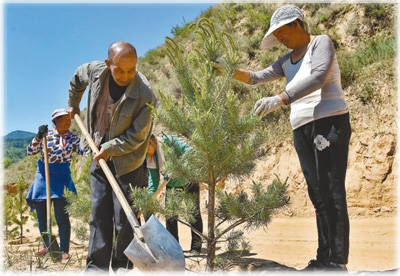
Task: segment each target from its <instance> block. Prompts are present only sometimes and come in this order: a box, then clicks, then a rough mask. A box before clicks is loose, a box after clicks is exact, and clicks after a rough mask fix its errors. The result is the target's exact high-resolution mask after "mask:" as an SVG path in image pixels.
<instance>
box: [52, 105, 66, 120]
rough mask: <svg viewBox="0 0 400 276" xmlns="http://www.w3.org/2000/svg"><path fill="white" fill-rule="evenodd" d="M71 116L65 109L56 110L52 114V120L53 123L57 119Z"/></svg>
mask: <svg viewBox="0 0 400 276" xmlns="http://www.w3.org/2000/svg"><path fill="white" fill-rule="evenodd" d="M67 114H69V113H68V111H67V110H65V109H64V108H59V109H56V110H54V112H53V114H51V120H52V121H53V120H54V119H55V118H57V117H60V116H63V115H67Z"/></svg>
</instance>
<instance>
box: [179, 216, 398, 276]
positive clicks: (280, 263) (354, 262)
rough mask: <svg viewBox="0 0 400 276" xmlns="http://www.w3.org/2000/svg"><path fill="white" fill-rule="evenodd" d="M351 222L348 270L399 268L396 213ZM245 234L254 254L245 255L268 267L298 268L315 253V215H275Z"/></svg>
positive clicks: (184, 238)
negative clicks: (312, 216) (280, 216)
mask: <svg viewBox="0 0 400 276" xmlns="http://www.w3.org/2000/svg"><path fill="white" fill-rule="evenodd" d="M350 224H351V230H350V255H349V264H348V269H349V271H350V272H357V271H387V270H393V269H396V268H398V259H397V247H398V241H397V234H398V232H397V231H398V229H397V217H388V218H353V219H350ZM180 230H181V229H180ZM182 232H183V235H182V238H181V244H182V248H183V249H184V250H188V249H189V247H190V237H189V236H190V234H189V232H188V231H187V229H182ZM247 236H248V237H249V239H250V244H251V246H252V250H251V253H255V255H252V256H249V257H246V258H252V259H257V262H256V263H259V264H258V265H259V266H261V267H264V268H267V269H271V270H275V269H285V267H288V269H289V270H290V268H293V269H296V270H298V269H302V268H304V267H305V266H306V264H307V263H308V261H309V260H310V259H312V258H314V257H315V250H316V246H317V244H316V243H317V233H316V226H315V222H314V218H275V219H273V220H272V222H271V223H270V225H269V227H268V229H267V230H266V231H264V230H257V231H255V232H251V233H249V234H248V235H247ZM204 253H205V251H204ZM255 261H256V260H255ZM253 266H254V264H253ZM261 267H260V268H258V269H262V268H261ZM192 269H195V266H193V268H192ZM249 269H251V267H249Z"/></svg>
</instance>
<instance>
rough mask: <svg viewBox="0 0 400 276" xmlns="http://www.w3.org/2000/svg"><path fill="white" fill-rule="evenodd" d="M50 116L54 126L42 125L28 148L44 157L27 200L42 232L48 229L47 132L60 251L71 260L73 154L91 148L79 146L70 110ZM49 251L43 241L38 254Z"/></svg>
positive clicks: (85, 152) (83, 152)
mask: <svg viewBox="0 0 400 276" xmlns="http://www.w3.org/2000/svg"><path fill="white" fill-rule="evenodd" d="M51 119H52V122H53V124H54V129H53V130H51V131H49V132H48V128H47V125H42V126H40V127H39V131H38V133H37V135H36V137H34V138H33V140H32V142H31V143H30V144H29V145H28V147H27V153H28V155H35V154H37V153H41V156H40V158H39V160H38V162H37V171H36V175H35V179H34V181H33V183H32V185H31V187H30V189H29V192H28V195H27V197H26V201H27V203H28V205H29V206H30V207H31V211H33V210H36V214H37V220H38V227H39V231H40V233H43V232H46V231H47V216H46V180H45V165H44V153H43V143H42V139H43V136H44V135H46V139H47V148H48V160H49V174H50V186H51V187H50V190H51V201H52V202H53V205H54V214H55V218H56V222H57V226H58V232H59V235H60V250H61V251H62V252H63V253H62V259H68V258H69V245H70V238H71V224H70V220H69V214H68V212H67V211H66V209H65V207H66V206H67V205H68V201H67V200H66V198H65V197H64V189H68V190H69V191H71V192H74V193H76V188H75V185H74V182H73V181H72V178H71V170H70V163H71V158H72V154H73V153H78V154H80V155H86V154H87V153H88V151H87V150H85V151H82V150H81V149H80V147H79V143H80V139H79V137H78V136H77V135H75V134H73V133H72V132H71V131H70V130H69V128H70V127H71V119H70V115H69V113H68V112H67V111H66V110H65V109H56V110H55V111H54V112H53V114H52V116H51ZM46 250H47V249H46V245H45V243H44V241H43V248H42V249H41V250H39V251H38V252H35V254H36V255H43V254H45V253H46Z"/></svg>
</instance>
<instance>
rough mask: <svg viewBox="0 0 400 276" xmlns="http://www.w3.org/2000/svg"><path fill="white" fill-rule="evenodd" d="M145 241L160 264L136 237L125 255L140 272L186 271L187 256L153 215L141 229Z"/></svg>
mask: <svg viewBox="0 0 400 276" xmlns="http://www.w3.org/2000/svg"><path fill="white" fill-rule="evenodd" d="M141 229H142V232H143V237H144V240H145V242H146V244H147V246H148V247H149V248H150V250H151V252H152V253H153V254H154V257H155V258H156V260H157V261H158V262H154V261H153V262H151V260H154V259H153V257H152V256H150V255H149V254H148V253H147V251H146V250H143V242H142V241H140V240H139V239H138V238H137V237H136V235H135V238H134V239H133V240H132V242H131V243H130V244H129V246H128V247H127V248H126V249H125V251H124V253H125V255H126V256H127V257H128V258H129V260H131V261H132V262H133V263H134V264H135V265H136V266H137V267H138V268H139V269H140V270H148V271H176V272H182V271H185V256H184V255H183V250H182V247H181V246H180V244H179V243H178V241H177V240H176V239H175V238H174V236H172V235H171V233H170V232H169V231H168V230H167V229H165V227H164V226H163V225H162V224H161V223H160V222H159V221H158V219H157V218H156V217H155V216H154V215H152V216H151V217H150V219H149V220H148V221H147V222H146V223H145V224H144V225H143V226H142V227H141Z"/></svg>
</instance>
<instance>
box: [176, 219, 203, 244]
mask: <svg viewBox="0 0 400 276" xmlns="http://www.w3.org/2000/svg"><path fill="white" fill-rule="evenodd" d="M177 221H178V222H180V223H182V224H183V225H186V226H187V227H189V228H190V229H191V230H193V231H194V232H195V233H196V234H198V235H199V236H201V237H202V238H203V239H205V240H206V241H209V239H208V237H207V236H206V235H204V234H203V233H201V232H200V231H199V230H197V229H196V228H194V227H193V226H191V225H190V224H189V223H187V222H185V221H183V220H180V219H177Z"/></svg>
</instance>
